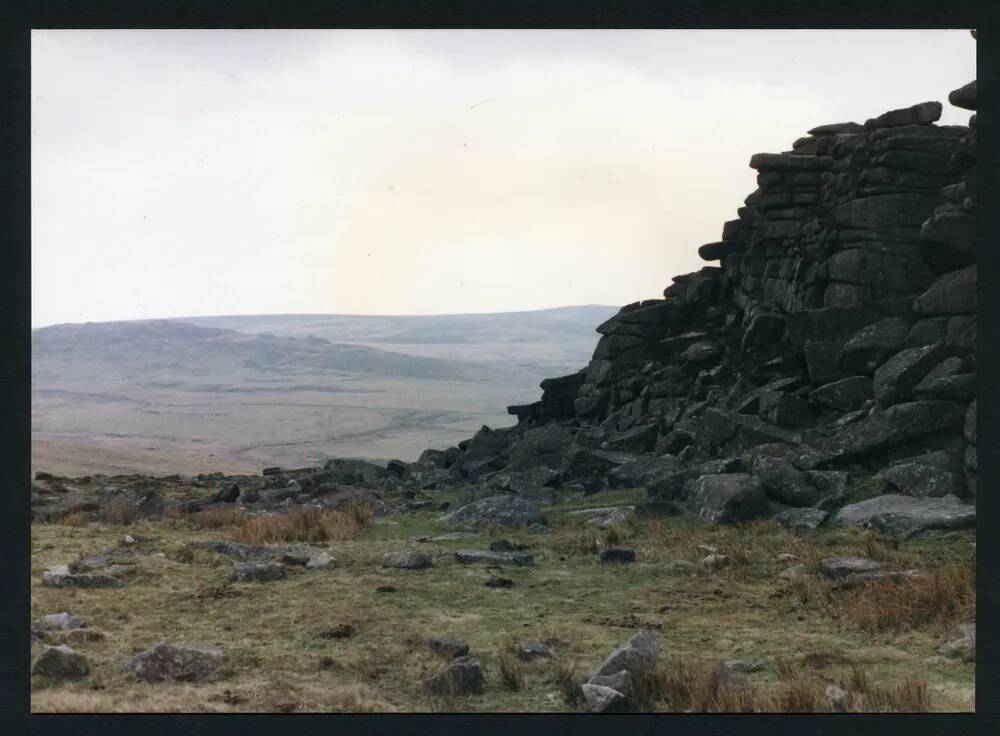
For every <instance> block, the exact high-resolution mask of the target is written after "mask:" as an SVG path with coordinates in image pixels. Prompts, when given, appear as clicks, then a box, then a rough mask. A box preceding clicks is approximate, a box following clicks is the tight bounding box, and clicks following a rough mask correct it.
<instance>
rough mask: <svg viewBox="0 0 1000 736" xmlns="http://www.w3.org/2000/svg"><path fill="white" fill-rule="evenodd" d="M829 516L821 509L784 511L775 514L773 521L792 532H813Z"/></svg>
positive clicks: (827, 512) (828, 513)
mask: <svg viewBox="0 0 1000 736" xmlns="http://www.w3.org/2000/svg"><path fill="white" fill-rule="evenodd" d="M829 516H830V512H829V511H824V510H822V509H786V510H785V511H782V512H781V513H779V514H775V515H774V517H773V521H774V522H775V523H776V524H778V525H780V526H783V527H784V528H785V529H791V530H792V531H807V532H814V531H816V530H817V529H818V528H819V527H820V526H822V525H823V522H825V521H826V520H827V518H828V517H829Z"/></svg>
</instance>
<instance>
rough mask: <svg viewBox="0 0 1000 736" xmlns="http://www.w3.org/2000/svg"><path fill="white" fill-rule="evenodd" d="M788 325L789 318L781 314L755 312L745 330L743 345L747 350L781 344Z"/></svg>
mask: <svg viewBox="0 0 1000 736" xmlns="http://www.w3.org/2000/svg"><path fill="white" fill-rule="evenodd" d="M786 325H787V320H786V319H785V317H782V316H781V315H779V314H766V313H761V314H755V315H754V316H753V317H752V318H751V319H750V322H749V324H748V325H747V327H746V329H745V330H744V331H743V338H742V340H741V346H742V348H743V349H744V350H747V349H749V348H754V347H771V346H773V345H777V344H780V343H781V341H782V339H783V338H784V335H785V327H786Z"/></svg>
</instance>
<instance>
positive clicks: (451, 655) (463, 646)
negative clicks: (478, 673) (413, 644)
mask: <svg viewBox="0 0 1000 736" xmlns="http://www.w3.org/2000/svg"><path fill="white" fill-rule="evenodd" d="M427 645H428V646H429V647H430V649H431V651H432V652H434V653H435V654H440V655H442V656H445V657H447V658H448V659H455V658H456V657H464V656H465V655H467V654H468V653H469V645H468V643H467V642H465V641H463V640H462V639H431V640H429V641H428V642H427Z"/></svg>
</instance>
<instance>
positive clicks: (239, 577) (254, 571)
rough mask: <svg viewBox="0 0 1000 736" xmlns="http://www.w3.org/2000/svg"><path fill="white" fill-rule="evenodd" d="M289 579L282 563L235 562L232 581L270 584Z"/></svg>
mask: <svg viewBox="0 0 1000 736" xmlns="http://www.w3.org/2000/svg"><path fill="white" fill-rule="evenodd" d="M286 577H288V569H287V568H286V567H285V566H284V565H282V564H281V563H280V562H234V563H233V575H232V579H233V580H235V581H236V582H238V583H268V582H271V581H274V580H282V579H284V578H286Z"/></svg>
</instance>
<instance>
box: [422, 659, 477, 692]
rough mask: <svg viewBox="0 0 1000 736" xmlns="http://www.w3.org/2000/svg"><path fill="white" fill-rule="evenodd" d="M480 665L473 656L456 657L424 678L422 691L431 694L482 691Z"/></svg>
mask: <svg viewBox="0 0 1000 736" xmlns="http://www.w3.org/2000/svg"><path fill="white" fill-rule="evenodd" d="M484 681H485V677H484V675H483V668H482V665H480V664H479V660H478V659H474V658H473V657H468V656H465V657H458V658H457V659H453V660H452V661H451V662H449V663H448V664H447V665H446V666H445V668H444V669H443V670H441V671H440V672H438V673H436V674H433V675H431V676H430V677H428V678H427V679H425V680H424V683H423V687H424V691H425V692H427V693H429V694H431V695H449V696H455V695H479V694H481V693H482V692H483V682H484Z"/></svg>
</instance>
